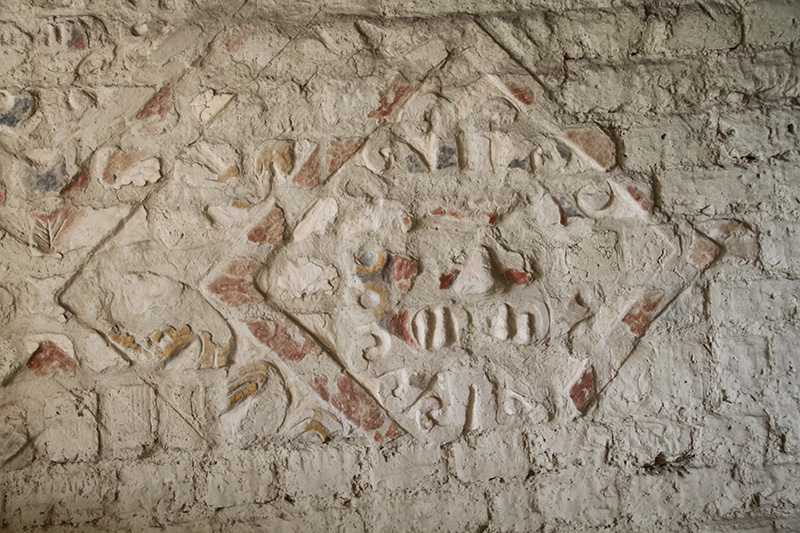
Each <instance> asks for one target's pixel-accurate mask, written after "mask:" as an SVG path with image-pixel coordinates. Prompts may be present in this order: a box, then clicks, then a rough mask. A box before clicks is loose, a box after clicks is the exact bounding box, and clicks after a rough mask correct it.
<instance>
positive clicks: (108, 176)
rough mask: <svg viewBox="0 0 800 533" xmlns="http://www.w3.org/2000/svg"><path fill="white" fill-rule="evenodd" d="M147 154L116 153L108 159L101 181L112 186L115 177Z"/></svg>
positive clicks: (143, 152)
mask: <svg viewBox="0 0 800 533" xmlns="http://www.w3.org/2000/svg"><path fill="white" fill-rule="evenodd" d="M146 153H147V152H145V151H141V152H117V153H115V154H114V155H112V156H111V157H109V158H108V162H107V163H106V168H105V169H104V170H103V181H104V182H106V183H108V184H113V183H114V182H115V181H116V180H117V176H119V175H120V174H123V173H124V172H125V171H126V170H128V169H129V168H131V167H132V166H133V165H135V164H136V163H137V162H139V160H140V159H141V158H142V157H144V155H145V154H146Z"/></svg>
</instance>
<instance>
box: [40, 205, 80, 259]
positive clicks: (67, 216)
mask: <svg viewBox="0 0 800 533" xmlns="http://www.w3.org/2000/svg"><path fill="white" fill-rule="evenodd" d="M82 217H83V212H82V211H81V210H78V209H73V208H72V207H71V206H69V205H63V206H61V207H59V208H58V209H56V210H55V211H53V212H52V213H50V214H49V215H45V214H43V213H31V218H33V219H34V220H36V221H37V223H36V224H35V225H34V231H33V240H34V241H35V242H36V244H37V245H38V246H39V248H41V249H42V250H45V251H47V250H50V249H52V248H54V247H56V246H57V245H58V242H59V237H60V236H62V235H66V234H67V233H68V232H69V230H70V228H71V227H72V226H73V225H74V224H75V222H77V221H78V220H80V219H81V218H82Z"/></svg>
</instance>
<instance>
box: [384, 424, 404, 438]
mask: <svg viewBox="0 0 800 533" xmlns="http://www.w3.org/2000/svg"><path fill="white" fill-rule="evenodd" d="M405 433H406V432H405V431H404V430H403V428H401V427H400V426H398V425H397V424H396V423H395V422H392V423H391V424H389V429H387V430H386V433H384V435H383V436H384V438H385V439H387V440H392V439H396V438H397V437H399V436H400V435H405Z"/></svg>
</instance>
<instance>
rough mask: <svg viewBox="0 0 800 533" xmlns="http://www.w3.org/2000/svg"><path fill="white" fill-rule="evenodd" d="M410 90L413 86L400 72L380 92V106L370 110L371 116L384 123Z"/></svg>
mask: <svg viewBox="0 0 800 533" xmlns="http://www.w3.org/2000/svg"><path fill="white" fill-rule="evenodd" d="M410 92H411V86H410V85H409V84H408V82H407V81H406V79H405V78H404V77H403V75H402V74H400V73H399V72H398V73H397V76H395V77H394V79H393V80H392V81H391V83H389V85H387V86H386V88H385V89H383V90H382V91H381V92H380V93H378V102H379V105H378V108H377V109H375V110H373V111H370V113H369V115H368V116H369V118H377V119H378V122H379V123H383V121H384V119H385V118H386V117H388V116H389V115H391V114H392V111H394V108H395V106H396V105H397V104H398V102H400V100H402V99H403V97H405V96H406V95H407V94H409V93H410Z"/></svg>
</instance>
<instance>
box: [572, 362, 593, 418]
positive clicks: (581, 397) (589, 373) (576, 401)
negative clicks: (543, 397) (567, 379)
mask: <svg viewBox="0 0 800 533" xmlns="http://www.w3.org/2000/svg"><path fill="white" fill-rule="evenodd" d="M569 397H570V399H571V400H572V404H573V405H574V406H575V408H576V409H577V410H578V411H580V412H581V413H583V412H585V411H586V408H587V407H589V404H590V403H591V402H592V399H593V398H594V371H593V369H592V367H591V366H590V367H589V368H587V369H586V370H585V371H584V372H583V375H582V376H581V377H580V379H578V381H576V382H575V383H573V384H572V386H571V387H570V388H569Z"/></svg>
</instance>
